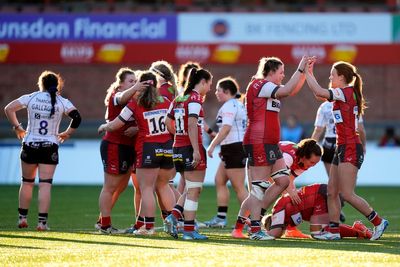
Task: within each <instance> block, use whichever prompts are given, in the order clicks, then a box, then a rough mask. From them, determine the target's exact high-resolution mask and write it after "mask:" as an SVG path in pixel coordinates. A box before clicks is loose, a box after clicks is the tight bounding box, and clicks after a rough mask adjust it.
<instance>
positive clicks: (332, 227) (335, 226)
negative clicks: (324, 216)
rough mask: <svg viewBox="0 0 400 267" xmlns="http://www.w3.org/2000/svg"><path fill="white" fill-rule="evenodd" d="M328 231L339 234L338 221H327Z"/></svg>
mask: <svg viewBox="0 0 400 267" xmlns="http://www.w3.org/2000/svg"><path fill="white" fill-rule="evenodd" d="M328 231H329V232H331V233H332V234H339V233H340V230H339V223H337V222H329V227H328Z"/></svg>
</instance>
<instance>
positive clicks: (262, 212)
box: [260, 208, 267, 219]
mask: <svg viewBox="0 0 400 267" xmlns="http://www.w3.org/2000/svg"><path fill="white" fill-rule="evenodd" d="M265 212H267V210H266V209H263V208H262V209H261V212H260V218H261V219H262V217H264V215H265Z"/></svg>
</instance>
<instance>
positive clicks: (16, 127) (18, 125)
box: [12, 123, 22, 131]
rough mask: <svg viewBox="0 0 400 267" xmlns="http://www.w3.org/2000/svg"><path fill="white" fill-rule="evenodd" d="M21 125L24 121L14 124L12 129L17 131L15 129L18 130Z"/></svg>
mask: <svg viewBox="0 0 400 267" xmlns="http://www.w3.org/2000/svg"><path fill="white" fill-rule="evenodd" d="M21 125H22V123H19V124H17V125H15V126H13V127H12V129H13V130H14V131H15V130H17V129H18V128H19V127H20V126H21Z"/></svg>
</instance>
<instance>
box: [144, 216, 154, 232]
mask: <svg viewBox="0 0 400 267" xmlns="http://www.w3.org/2000/svg"><path fill="white" fill-rule="evenodd" d="M144 221H145V225H146V230H150V229H152V228H154V217H144Z"/></svg>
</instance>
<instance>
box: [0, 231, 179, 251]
mask: <svg viewBox="0 0 400 267" xmlns="http://www.w3.org/2000/svg"><path fill="white" fill-rule="evenodd" d="M51 233H56V232H53V231H52V232H51ZM57 233H64V234H72V232H57ZM75 233H76V232H75ZM80 234H90V233H80ZM96 235H98V236H104V235H100V234H96ZM113 236H115V237H127V238H130V237H132V236H127V235H113ZM0 238H14V239H33V240H43V241H55V242H71V243H81V244H96V245H109V246H121V247H140V248H155V249H175V248H172V247H158V246H144V245H138V244H129V243H120V242H111V241H106V242H105V241H98V240H97V241H89V240H82V239H68V238H60V237H48V236H34V235H18V234H16V235H14V234H2V233H0ZM77 238H80V237H77ZM134 238H136V237H134ZM132 241H134V239H132ZM0 246H3V245H2V244H0ZM5 246H8V245H5ZM16 247H18V246H16Z"/></svg>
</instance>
